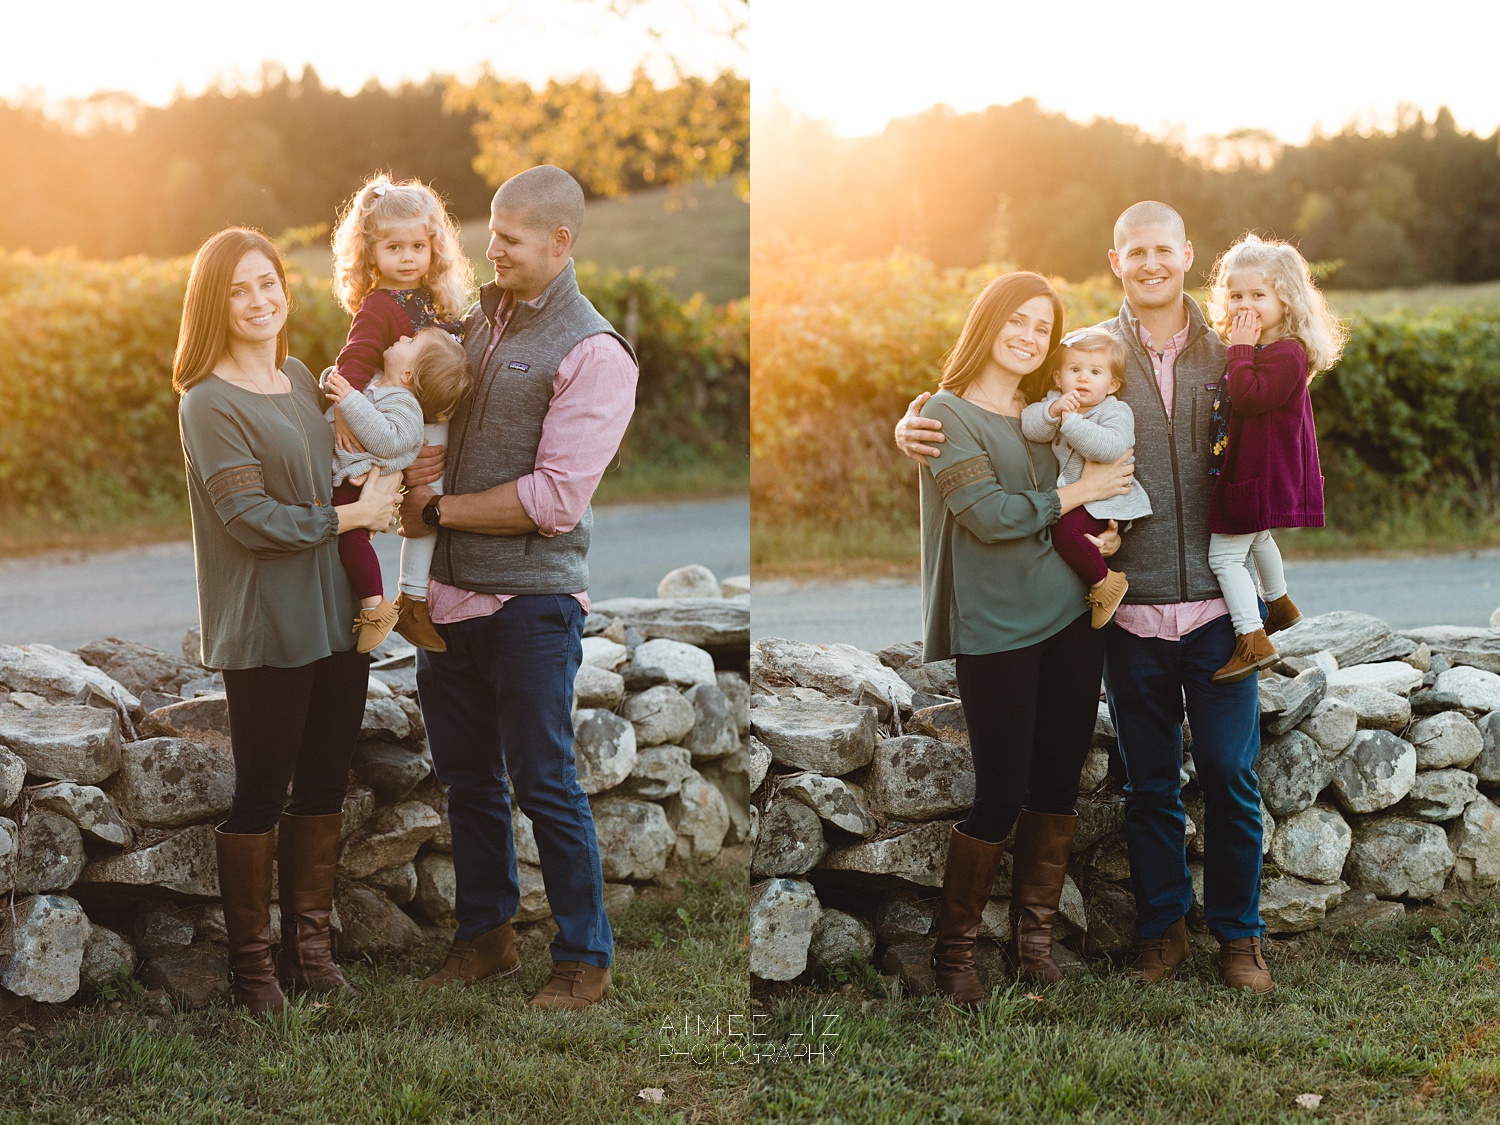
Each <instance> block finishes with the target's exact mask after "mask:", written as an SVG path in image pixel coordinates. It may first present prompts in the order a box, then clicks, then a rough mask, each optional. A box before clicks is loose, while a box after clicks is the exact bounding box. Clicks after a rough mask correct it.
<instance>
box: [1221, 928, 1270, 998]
mask: <svg viewBox="0 0 1500 1125" xmlns="http://www.w3.org/2000/svg"><path fill="white" fill-rule="evenodd" d="M1219 973H1220V974H1221V975H1222V976H1223V978H1224V983H1225V984H1227V985H1228V986H1229V987H1230V988H1243V989H1246V990H1247V991H1250V992H1254V993H1258V994H1260V995H1264V994H1265V993H1267V992H1270V991H1271V989H1273V988H1275V987H1276V983H1275V982H1274V981H1273V980H1271V970H1270V969H1268V968H1266V959H1265V958H1264V957H1262V956H1261V953H1260V938H1254V937H1242V938H1233V939H1231V940H1230V941H1221V942H1219Z"/></svg>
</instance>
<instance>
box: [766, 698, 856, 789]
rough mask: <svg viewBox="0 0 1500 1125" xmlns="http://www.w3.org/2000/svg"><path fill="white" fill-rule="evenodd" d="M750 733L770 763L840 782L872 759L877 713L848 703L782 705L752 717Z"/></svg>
mask: <svg viewBox="0 0 1500 1125" xmlns="http://www.w3.org/2000/svg"><path fill="white" fill-rule="evenodd" d="M750 718H751V729H752V730H753V731H754V732H755V735H756V737H758V738H759V739H760V740H761V742H763V743H764V744H765V745H766V746H767V747H768V748H769V749H770V751H771V756H772V758H773V759H774V760H775V761H777V762H779V763H780V764H781V765H783V766H787V767H789V768H791V769H797V770H812V771H813V772H814V773H821V774H826V775H827V776H829V777H839V776H842V775H843V774H846V773H849V772H850V771H852V770H857V769H859V768H860V767H861V766H866V765H869V763H870V759H871V758H872V757H873V756H874V754H875V709H874V708H873V707H858V706H855V705H854V704H852V703H840V702H833V701H830V702H827V703H782V704H781V705H780V706H779V707H757V708H756V709H755V710H754V711H752V712H751V716H750Z"/></svg>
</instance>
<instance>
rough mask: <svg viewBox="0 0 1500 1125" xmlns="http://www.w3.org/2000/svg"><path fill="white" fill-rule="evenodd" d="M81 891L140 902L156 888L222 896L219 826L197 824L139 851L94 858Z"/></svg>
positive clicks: (188, 894)
mask: <svg viewBox="0 0 1500 1125" xmlns="http://www.w3.org/2000/svg"><path fill="white" fill-rule="evenodd" d="M77 886H78V888H79V890H80V892H84V891H87V892H92V893H95V894H97V895H99V896H100V897H108V898H111V899H115V900H119V899H121V898H124V899H127V900H130V901H134V900H136V899H138V896H139V892H140V889H141V888H144V887H155V888H158V889H160V890H165V891H170V892H173V893H175V894H177V895H182V896H186V897H189V898H218V897H219V868H218V857H217V854H216V851H215V848H214V827H213V825H211V824H195V825H193V826H192V827H190V828H184V829H182V830H181V831H178V832H174V833H173V834H172V835H170V836H167V837H165V838H163V839H161V840H157V841H155V842H153V843H151V844H149V845H147V846H146V847H139V848H137V849H136V850H135V851H131V852H120V853H118V854H116V855H110V856H104V857H103V858H100V859H95V860H91V861H90V862H89V863H88V865H87V866H85V867H84V869H83V874H82V875H80V876H79V877H78V883H77Z"/></svg>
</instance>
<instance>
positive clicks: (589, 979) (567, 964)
mask: <svg viewBox="0 0 1500 1125" xmlns="http://www.w3.org/2000/svg"><path fill="white" fill-rule="evenodd" d="M609 984H610V980H609V970H608V969H601V968H599V967H598V966H597V965H590V964H589V963H588V962H586V961H554V962H552V975H551V976H549V977H548V978H547V983H546V984H544V985H542V987H541V989H540V990H539V991H538V992H537V994H536V995H535V996H533V997H532V998H531V999H530V1000H528V1001H526V1006H527V1007H528V1008H569V1009H572V1010H573V1011H575V1012H579V1011H582V1010H583V1009H584V1008H589V1007H592V1006H593V1005H595V1004H597V1003H599V1001H601V1000H603V999H604V994H605V992H607V991H608V990H609Z"/></svg>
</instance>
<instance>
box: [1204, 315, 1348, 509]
mask: <svg viewBox="0 0 1500 1125" xmlns="http://www.w3.org/2000/svg"><path fill="white" fill-rule="evenodd" d="M1224 378H1225V380H1226V381H1227V382H1228V384H1229V412H1230V413H1229V445H1228V448H1227V449H1226V450H1225V453H1224V471H1223V473H1221V474H1220V476H1219V479H1218V481H1217V483H1216V484H1215V485H1214V493H1213V497H1212V498H1211V499H1210V500H1209V506H1208V527H1209V530H1210V531H1213V532H1217V533H1219V534H1229V535H1246V534H1250V533H1252V532H1256V531H1266V530H1268V529H1270V528H1273V527H1322V526H1323V473H1322V470H1321V469H1320V468H1319V466H1318V439H1317V435H1316V433H1315V432H1314V430H1313V413H1312V399H1311V398H1310V397H1309V396H1308V393H1307V353H1306V352H1304V351H1303V350H1302V345H1301V344H1299V343H1298V342H1297V341H1296V340H1277V341H1275V342H1274V343H1271V344H1267V345H1265V346H1264V347H1261V348H1257V347H1255V346H1254V345H1253V344H1236V345H1234V346H1232V347H1231V348H1230V349H1229V365H1228V369H1227V370H1226V371H1225V373H1224Z"/></svg>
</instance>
